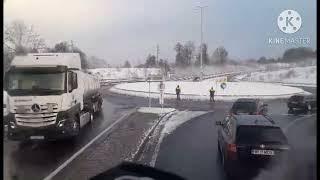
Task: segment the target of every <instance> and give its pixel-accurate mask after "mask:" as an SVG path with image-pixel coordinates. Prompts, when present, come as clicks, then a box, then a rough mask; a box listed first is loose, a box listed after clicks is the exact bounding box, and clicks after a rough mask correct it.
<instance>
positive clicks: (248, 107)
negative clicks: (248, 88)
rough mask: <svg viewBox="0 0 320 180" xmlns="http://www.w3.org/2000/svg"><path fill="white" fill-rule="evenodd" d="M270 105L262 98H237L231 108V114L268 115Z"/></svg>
mask: <svg viewBox="0 0 320 180" xmlns="http://www.w3.org/2000/svg"><path fill="white" fill-rule="evenodd" d="M267 112H268V105H267V104H264V103H263V102H262V101H261V100H260V99H253V98H240V99H237V100H236V101H235V102H234V103H233V105H232V107H231V110H230V114H249V115H258V114H261V115H266V114H267Z"/></svg>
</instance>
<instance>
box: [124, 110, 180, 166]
mask: <svg viewBox="0 0 320 180" xmlns="http://www.w3.org/2000/svg"><path fill="white" fill-rule="evenodd" d="M176 111H177V110H176V109H175V110H173V111H170V112H167V113H165V114H163V115H161V114H160V116H159V119H158V122H156V123H155V124H154V125H153V126H152V127H151V128H150V129H149V131H147V132H145V135H144V138H143V140H142V141H141V143H140V144H139V145H138V148H137V150H136V152H135V153H133V155H132V156H131V159H127V160H130V161H131V160H134V159H136V158H137V155H138V154H139V152H140V151H141V150H143V149H141V148H142V147H143V145H144V144H145V143H147V140H148V139H149V138H150V135H151V134H152V133H153V132H154V130H155V129H156V128H157V127H158V125H159V124H160V123H161V121H162V119H163V118H164V117H166V116H170V115H172V114H174V113H175V112H176Z"/></svg>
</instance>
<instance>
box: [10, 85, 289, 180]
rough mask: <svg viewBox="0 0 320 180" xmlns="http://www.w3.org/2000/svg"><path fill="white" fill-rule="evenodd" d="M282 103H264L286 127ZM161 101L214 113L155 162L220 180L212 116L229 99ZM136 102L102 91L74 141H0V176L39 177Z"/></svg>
mask: <svg viewBox="0 0 320 180" xmlns="http://www.w3.org/2000/svg"><path fill="white" fill-rule="evenodd" d="M284 102H285V101H284V100H273V101H270V102H267V103H268V104H269V109H270V112H271V113H273V114H272V115H273V116H274V117H277V116H279V117H281V118H284V120H281V118H280V119H279V123H283V125H286V124H288V122H290V121H291V120H292V118H291V116H288V115H286V113H287V112H286V108H285V106H283V104H284ZM165 103H166V105H165V107H175V108H176V109H178V110H189V111H214V112H212V113H209V114H206V115H203V116H200V117H197V118H194V119H192V120H191V121H189V122H188V123H185V124H183V125H182V126H181V127H179V128H178V129H177V130H176V131H175V132H174V133H173V134H172V135H170V136H168V137H167V138H165V139H164V141H163V145H161V149H160V153H159V156H158V159H157V163H156V166H157V167H159V168H161V169H165V170H168V171H173V172H176V173H178V174H181V175H183V176H185V177H189V178H190V179H206V178H208V179H210V178H211V179H212V177H216V178H217V179H221V178H222V179H223V173H222V171H221V170H219V167H220V166H219V165H218V164H217V162H216V153H215V152H216V143H215V142H216V129H215V126H214V124H213V123H212V119H221V118H223V116H224V114H225V112H226V111H227V110H228V108H229V107H230V106H231V103H225V102H216V103H215V104H214V105H213V104H210V103H208V102H200V101H199V102H197V101H181V102H178V103H177V102H176V101H175V100H167V101H166V102H165ZM157 104H158V100H156V99H153V100H152V106H158V107H159V105H157ZM137 106H148V100H147V99H145V98H139V97H130V96H120V95H116V94H112V93H109V92H107V91H105V96H104V104H103V116H102V117H99V118H97V119H96V120H95V122H94V123H93V124H92V125H91V126H87V127H86V128H85V129H84V130H83V131H82V133H81V135H80V136H79V137H78V138H77V140H76V141H75V142H74V143H70V142H69V141H65V142H64V141H62V142H44V143H32V142H28V143H18V142H11V141H7V140H6V139H5V140H4V157H5V162H4V166H5V169H7V170H5V177H8V179H43V178H44V177H45V176H46V175H48V174H49V173H50V172H51V171H53V170H54V169H55V168H57V167H58V166H59V165H60V164H61V163H63V162H64V161H65V160H66V159H68V158H69V157H70V156H71V155H72V154H74V153H75V152H76V151H77V150H79V149H80V148H81V147H82V146H84V145H85V144H86V143H88V142H89V141H90V140H91V139H92V138H94V137H95V136H96V135H97V134H99V132H101V131H102V130H104V129H105V128H107V127H108V126H109V125H110V124H112V123H113V122H114V121H115V120H116V119H118V118H119V117H120V116H121V115H122V114H124V113H125V112H127V111H129V110H131V109H132V108H135V107H137ZM292 117H293V118H295V117H294V116H292ZM188 140H189V141H188ZM190 142H192V144H190ZM181 152H183V153H181ZM195 167H201V168H195ZM194 177H201V178H194Z"/></svg>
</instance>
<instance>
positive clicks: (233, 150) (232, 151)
mask: <svg viewBox="0 0 320 180" xmlns="http://www.w3.org/2000/svg"><path fill="white" fill-rule="evenodd" d="M227 153H228V157H229V158H230V159H231V160H236V159H237V145H236V144H228V145H227Z"/></svg>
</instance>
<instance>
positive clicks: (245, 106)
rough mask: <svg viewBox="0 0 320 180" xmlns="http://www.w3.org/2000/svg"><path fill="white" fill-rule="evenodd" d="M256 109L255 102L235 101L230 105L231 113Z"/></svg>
mask: <svg viewBox="0 0 320 180" xmlns="http://www.w3.org/2000/svg"><path fill="white" fill-rule="evenodd" d="M256 111H257V105H256V103H255V102H235V103H234V104H233V106H232V112H233V113H254V112H256Z"/></svg>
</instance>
